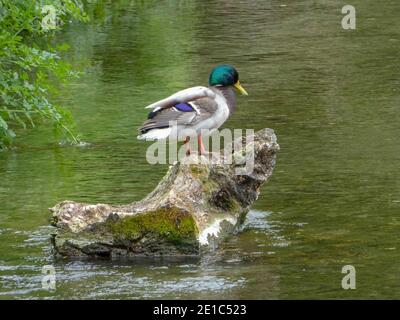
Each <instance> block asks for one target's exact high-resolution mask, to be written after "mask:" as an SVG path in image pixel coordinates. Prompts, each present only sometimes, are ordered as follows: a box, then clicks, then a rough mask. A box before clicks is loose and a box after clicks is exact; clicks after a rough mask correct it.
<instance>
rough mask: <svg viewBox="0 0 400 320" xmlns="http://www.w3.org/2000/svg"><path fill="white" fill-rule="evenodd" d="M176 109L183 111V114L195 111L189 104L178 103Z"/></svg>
mask: <svg viewBox="0 0 400 320" xmlns="http://www.w3.org/2000/svg"><path fill="white" fill-rule="evenodd" d="M174 107H175V109H177V110H179V111H182V112H193V111H195V110H194V109H193V107H192V106H191V105H190V104H189V103H186V102H184V103H178V104H177V105H175V106H174Z"/></svg>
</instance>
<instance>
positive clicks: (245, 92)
mask: <svg viewBox="0 0 400 320" xmlns="http://www.w3.org/2000/svg"><path fill="white" fill-rule="evenodd" d="M233 86H234V87H235V88H236V89H238V90H239V91H240V93H241V94H242V95H244V96H248V95H249V94H248V93H247V91H246V90H244V88H243V87H242V85H241V84H240V81H238V82H236V83H235V84H234V85H233Z"/></svg>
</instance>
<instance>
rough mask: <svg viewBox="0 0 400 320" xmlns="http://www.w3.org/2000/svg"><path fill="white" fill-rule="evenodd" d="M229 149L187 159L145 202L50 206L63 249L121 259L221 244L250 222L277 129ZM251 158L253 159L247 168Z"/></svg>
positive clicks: (59, 248)
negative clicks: (245, 165) (244, 165)
mask: <svg viewBox="0 0 400 320" xmlns="http://www.w3.org/2000/svg"><path fill="white" fill-rule="evenodd" d="M244 140H246V141H247V143H244ZM232 146H233V147H234V148H232ZM228 148H229V149H228ZM228 148H225V149H224V150H222V151H221V156H220V158H219V159H216V157H215V155H214V156H213V157H211V158H206V157H204V156H198V155H197V154H193V155H191V156H189V157H185V158H183V159H182V161H181V162H177V163H176V164H174V165H173V166H171V167H170V169H169V170H168V172H167V174H166V175H165V176H164V178H163V179H162V180H161V181H160V183H159V184H158V186H157V187H156V188H155V190H154V191H153V192H151V193H150V194H149V195H148V196H147V197H145V198H144V199H143V200H141V201H138V202H134V203H131V204H128V205H120V206H111V205H107V204H95V205H89V204H81V203H76V202H73V201H64V202H61V203H59V204H57V205H56V206H54V207H53V208H51V209H50V210H51V211H52V213H53V219H52V224H53V225H54V226H55V227H56V232H55V233H54V234H53V236H52V243H53V245H54V248H55V251H56V253H57V254H58V255H61V256H69V257H73V256H103V257H112V258H114V257H130V256H137V255H198V254H199V253H200V252H201V251H202V250H207V249H210V248H215V247H216V246H217V245H218V243H219V242H220V241H221V240H222V239H224V237H225V236H226V234H228V233H231V232H233V231H235V230H236V228H237V227H238V226H239V225H240V224H241V223H242V222H243V220H244V218H245V215H246V213H247V212H248V210H249V208H250V205H251V204H252V203H253V202H254V201H255V200H256V199H257V197H258V195H259V190H260V187H261V185H262V184H263V183H264V182H265V181H267V179H268V178H269V177H270V176H271V175H272V171H273V168H274V166H275V159H276V152H277V151H278V150H279V145H278V144H277V141H276V136H275V134H274V131H273V130H271V129H263V130H261V131H258V132H257V133H255V134H254V135H251V136H248V137H246V138H245V139H243V140H242V138H240V139H238V140H235V141H234V142H233V144H231V145H229V146H228ZM232 150H233V151H232ZM230 160H231V161H230ZM246 163H247V164H250V165H249V166H247V167H246V169H244V168H243V164H246Z"/></svg>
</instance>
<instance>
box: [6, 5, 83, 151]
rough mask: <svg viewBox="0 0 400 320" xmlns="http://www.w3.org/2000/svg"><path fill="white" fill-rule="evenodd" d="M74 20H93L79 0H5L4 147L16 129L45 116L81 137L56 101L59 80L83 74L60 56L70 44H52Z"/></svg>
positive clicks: (61, 129)
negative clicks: (53, 98)
mask: <svg viewBox="0 0 400 320" xmlns="http://www.w3.org/2000/svg"><path fill="white" fill-rule="evenodd" d="M69 20H78V21H83V22H85V21H87V20H88V17H87V15H86V14H85V12H84V10H83V6H82V3H81V2H80V0H63V1H60V0H45V1H44V0H43V1H40V0H29V1H26V0H13V1H9V0H0V149H1V148H5V147H7V146H9V145H10V144H11V143H12V140H13V139H14V138H15V132H14V130H13V129H14V128H16V127H18V126H20V127H22V128H26V127H27V126H28V125H30V126H32V127H33V126H34V124H35V122H37V121H38V120H42V119H48V120H50V121H51V122H52V123H53V124H54V128H55V131H56V132H57V133H60V134H63V136H64V137H65V138H66V139H67V140H68V141H70V142H72V143H77V142H78V139H77V137H76V135H75V134H74V131H73V128H74V124H73V120H72V117H71V114H70V113H69V112H67V111H66V110H64V109H62V108H61V107H60V106H58V105H55V104H53V103H52V102H51V96H53V95H54V94H55V93H56V92H57V90H56V88H57V86H58V85H59V84H60V83H65V82H66V81H68V80H69V79H71V78H73V77H77V76H78V73H77V72H75V71H73V70H72V68H71V66H70V65H69V64H68V63H66V62H65V61H63V60H62V59H61V58H60V55H59V54H60V52H61V51H63V50H66V49H67V48H68V46H67V45H59V46H54V45H52V42H54V41H52V38H53V37H54V34H55V33H56V32H57V31H58V30H60V29H61V28H62V26H63V25H65V24H66V23H67V22H68V21H69Z"/></svg>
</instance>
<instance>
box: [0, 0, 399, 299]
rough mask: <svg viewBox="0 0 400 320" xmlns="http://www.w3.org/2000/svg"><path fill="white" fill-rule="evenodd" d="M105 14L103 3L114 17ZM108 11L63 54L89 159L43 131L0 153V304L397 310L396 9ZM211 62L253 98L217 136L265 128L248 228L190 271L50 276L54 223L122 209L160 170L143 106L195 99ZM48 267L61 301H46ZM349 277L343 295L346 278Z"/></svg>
mask: <svg viewBox="0 0 400 320" xmlns="http://www.w3.org/2000/svg"><path fill="white" fill-rule="evenodd" d="M110 2H111V1H110ZM344 4H347V3H346V2H343V1H333V0H325V1H311V0H303V1H250V2H244V1H243V2H241V3H236V2H233V1H212V2H207V3H206V1H146V2H144V1H131V2H129V1H112V4H104V3H99V4H98V5H94V6H92V7H91V9H90V14H91V15H92V22H91V23H89V24H87V25H71V26H69V27H68V28H67V30H66V31H65V32H64V33H62V34H60V36H59V41H60V42H62V41H64V42H68V43H70V44H71V50H70V53H69V56H68V59H69V60H70V61H71V62H72V63H73V64H75V65H78V66H81V67H82V68H84V70H85V71H86V73H85V75H84V76H82V78H81V79H79V80H77V81H75V82H74V83H72V84H71V85H68V86H67V87H65V88H64V89H63V90H62V94H61V96H60V98H59V99H60V102H61V103H63V104H64V105H66V106H68V107H69V109H70V110H71V111H72V112H73V115H74V117H75V118H76V120H77V123H78V128H79V131H80V133H81V137H82V139H83V140H84V141H85V142H88V143H89V145H87V146H84V147H67V146H64V147H63V146H59V145H57V143H56V142H55V141H54V137H53V135H52V133H51V130H50V128H48V127H47V126H46V125H42V126H39V127H37V128H35V129H33V130H28V131H25V132H21V133H19V139H18V141H17V144H16V149H15V150H13V151H7V152H2V153H0V299H5V298H13V299H14V298H17V299H21V298H33V299H36V298H48V299H54V298H62V299H64V298H65V299H68V298H129V299H138V298H189V299H196V298H221V299H230V298H241V299H247V298H255V299H288V298H295V299H315V298H341V299H343V298H356V299H358V298H379V299H381V298H399V297H400V245H399V232H400V217H399V213H400V182H399V181H400V179H399V166H400V144H399V141H398V137H399V136H400V121H399V120H400V119H399V111H398V110H399V106H400V93H399V83H400V80H399V71H400V70H399V49H400V23H399V18H398V12H399V10H400V3H399V2H398V1H397V0H386V1H382V2H378V1H372V0H368V1H366V0H363V1H361V0H354V1H352V2H351V4H352V5H354V6H355V8H356V10H357V18H358V19H357V29H356V30H353V31H345V30H343V29H342V28H341V19H342V16H343V15H342V14H341V8H342V6H343V5H344ZM222 62H227V63H231V64H233V65H234V66H236V67H237V68H238V70H239V72H240V75H241V80H242V83H243V84H244V86H245V87H246V89H247V90H248V92H249V94H250V95H249V97H246V98H245V97H240V98H239V110H238V112H237V113H236V114H235V115H234V116H233V117H232V118H231V119H230V120H229V121H228V122H227V123H226V124H225V127H226V128H232V129H233V128H252V129H255V130H257V129H261V128H264V127H270V128H273V129H275V131H276V133H277V135H278V140H279V143H280V145H281V152H280V153H279V155H278V163H277V167H276V170H275V172H274V176H273V178H272V179H271V180H270V181H269V183H268V184H266V185H265V187H264V188H263V190H262V193H261V195H260V198H259V200H258V202H257V203H256V204H255V206H254V210H253V211H251V212H250V213H249V216H248V219H247V221H246V223H245V226H244V229H243V230H242V232H241V233H239V234H238V235H237V236H234V237H232V238H231V239H229V240H228V241H227V242H226V243H225V244H224V245H223V246H222V247H221V248H220V249H219V250H218V251H217V252H215V253H213V254H209V255H206V256H204V257H201V258H199V259H191V260H177V261H171V260H141V261H125V262H107V261H55V260H54V259H53V256H52V254H51V247H50V243H49V236H48V234H49V232H50V231H51V228H50V227H49V226H48V218H49V212H48V211H47V208H48V207H51V206H53V205H54V204H56V203H57V202H59V201H62V200H64V199H71V200H76V201H81V202H89V203H97V202H105V203H113V204H117V203H128V202H132V201H135V200H139V199H141V198H142V197H143V196H144V195H146V194H147V193H148V192H149V191H151V190H152V189H153V188H154V187H155V185H156V184H157V182H158V180H159V178H160V177H162V176H163V174H164V173H165V171H166V166H161V165H158V166H150V165H149V164H147V162H146V160H145V150H146V147H147V146H148V145H149V144H148V143H145V142H139V141H137V140H136V130H137V127H138V126H139V125H140V124H141V122H142V121H143V119H145V117H146V113H147V111H146V110H145V109H143V107H144V106H145V105H147V104H149V103H151V102H153V101H156V100H158V99H160V98H163V97H165V96H167V95H169V94H171V93H173V92H174V91H176V90H179V89H183V88H186V87H189V86H194V85H205V84H207V79H208V73H209V71H210V69H211V68H212V67H213V66H214V65H216V64H218V63H222ZM48 264H52V265H54V266H55V268H56V272H57V274H56V279H57V283H56V285H57V288H56V291H52V292H49V291H46V290H43V289H42V287H41V279H42V274H41V270H42V267H43V266H44V265H48ZM347 264H351V265H353V266H354V267H355V268H356V271H357V278H356V279H357V289H356V290H343V289H342V288H341V280H342V277H343V276H344V275H343V274H342V273H341V269H342V266H344V265H347Z"/></svg>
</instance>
